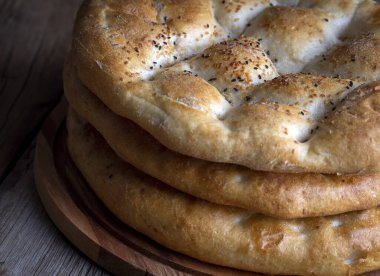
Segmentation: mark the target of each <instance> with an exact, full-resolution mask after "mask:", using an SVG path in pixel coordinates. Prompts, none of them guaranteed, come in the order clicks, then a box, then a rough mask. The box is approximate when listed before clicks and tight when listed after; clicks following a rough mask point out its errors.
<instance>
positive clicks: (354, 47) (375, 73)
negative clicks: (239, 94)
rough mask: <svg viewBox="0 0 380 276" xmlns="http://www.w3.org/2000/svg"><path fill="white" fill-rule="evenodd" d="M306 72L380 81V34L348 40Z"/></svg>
mask: <svg viewBox="0 0 380 276" xmlns="http://www.w3.org/2000/svg"><path fill="white" fill-rule="evenodd" d="M304 71H305V72H312V73H317V74H321V75H324V76H331V75H334V74H335V75H336V76H339V77H342V78H351V79H359V80H362V81H376V80H380V33H379V34H371V33H369V34H364V35H362V36H360V37H355V38H351V39H346V40H345V41H343V44H341V45H338V46H336V47H334V48H333V49H331V50H330V51H328V52H327V53H326V54H324V55H323V56H321V57H319V58H318V59H317V60H316V61H315V62H314V63H312V64H310V65H308V66H307V67H306V68H305V69H304Z"/></svg>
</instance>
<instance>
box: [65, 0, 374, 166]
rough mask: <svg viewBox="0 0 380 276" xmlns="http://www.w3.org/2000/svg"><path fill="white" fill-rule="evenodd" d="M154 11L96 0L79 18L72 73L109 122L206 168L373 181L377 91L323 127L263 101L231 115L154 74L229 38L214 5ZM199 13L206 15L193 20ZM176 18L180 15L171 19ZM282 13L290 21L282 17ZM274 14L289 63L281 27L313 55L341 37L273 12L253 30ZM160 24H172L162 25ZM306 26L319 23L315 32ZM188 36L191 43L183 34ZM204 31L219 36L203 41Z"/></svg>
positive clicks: (219, 102) (318, 15) (191, 83)
mask: <svg viewBox="0 0 380 276" xmlns="http://www.w3.org/2000/svg"><path fill="white" fill-rule="evenodd" d="M100 3H102V4H100ZM152 3H153V2H150V1H121V0H113V1H111V0H107V1H101V2H100V1H95V0H93V1H88V2H87V4H86V5H85V6H84V7H83V8H82V10H81V12H80V14H79V17H78V20H77V24H76V28H75V30H76V31H75V35H74V40H73V52H72V58H73V60H74V63H75V67H76V70H77V71H78V75H79V78H80V79H81V81H82V82H83V83H84V84H85V85H86V86H87V87H88V88H89V89H90V90H91V91H92V92H94V93H95V94H96V95H97V96H98V97H99V98H100V99H101V100H102V101H103V102H104V103H105V104H106V105H107V106H108V107H109V108H110V109H111V110H112V111H113V112H115V113H117V114H119V115H121V116H123V117H126V118H129V119H131V120H132V121H134V122H136V123H137V124H139V125H140V126H141V127H142V128H144V129H145V130H147V131H148V132H149V133H150V134H152V135H153V136H154V137H155V138H156V139H157V140H159V141H160V142H161V143H162V144H164V145H165V146H167V147H168V148H170V149H172V150H175V151H177V152H180V153H183V154H186V155H190V156H194V157H197V158H201V159H205V160H210V161H214V162H226V163H235V164H240V165H244V166H247V167H249V168H252V169H256V170H265V171H276V172H321V173H374V172H379V170H380V162H379V161H378V160H380V152H379V150H378V149H379V148H380V147H379V145H378V141H380V139H379V136H380V130H379V129H380V128H379V115H378V112H377V111H376V110H377V106H376V103H377V98H378V97H379V91H378V87H379V85H378V84H377V83H374V84H372V85H369V86H367V87H363V88H361V90H360V91H361V92H365V93H362V94H363V97H360V98H358V97H357V98H356V103H355V104H354V105H353V107H352V108H351V110H350V112H349V113H348V112H340V111H339V109H340V108H344V104H342V105H339V106H338V107H337V110H336V112H332V113H328V114H324V115H325V116H327V117H328V119H327V120H326V121H315V120H314V121H308V120H305V119H302V118H300V117H299V115H298V113H299V112H301V111H302V109H303V108H302V106H297V105H295V106H289V103H288V102H285V103H283V104H280V105H279V107H277V105H276V104H275V103H272V102H271V101H270V99H268V100H265V101H264V102H260V103H253V104H247V103H244V102H240V104H233V105H231V104H229V103H228V101H230V99H229V97H228V96H226V95H225V94H224V93H223V91H219V90H218V88H216V87H214V86H213V84H212V82H210V81H209V80H208V81H207V80H204V79H202V78H200V77H199V76H198V77H196V76H193V75H191V76H188V74H187V73H186V72H178V71H174V72H171V73H170V74H165V73H162V72H161V70H159V69H160V68H159V67H160V65H161V66H167V65H170V64H173V63H174V62H177V61H178V60H179V59H182V58H184V57H187V56H189V55H192V54H194V53H199V52H201V51H203V50H204V49H205V48H207V47H208V46H211V45H213V44H215V43H216V42H218V41H221V40H223V39H225V38H226V37H228V35H229V34H228V32H227V31H226V30H224V29H223V27H222V26H221V25H220V24H219V23H218V22H217V19H216V16H215V10H214V9H213V6H212V3H211V0H204V1H203V0H202V1H201V0H198V1H196V2H194V1H193V2H191V3H190V2H189V1H164V5H163V6H160V5H159V6H158V7H157V6H154V5H153V4H152ZM128 5H129V6H130V7H134V6H136V8H135V9H132V8H128V7H129V6H128ZM247 5H248V4H247ZM124 6H126V7H124ZM198 6H199V7H204V11H202V12H200V11H198V8H197V7H198ZM174 10H178V11H179V12H181V14H182V13H183V15H181V16H180V17H179V18H174V17H173V13H174ZM140 11H141V12H140ZM280 12H281V13H283V14H285V15H288V16H285V17H282V16H281V14H280ZM140 13H141V14H142V13H145V15H144V16H139V15H140ZM272 13H275V14H278V15H279V17H278V18H279V19H278V20H280V19H281V20H282V21H281V20H280V21H279V22H280V23H278V26H277V27H276V26H272V25H271V26H272V27H270V28H269V29H268V30H267V32H266V34H267V35H268V37H271V34H272V33H271V32H272V31H273V32H274V33H276V34H277V33H278V36H279V37H281V39H283V41H284V43H283V44H284V45H285V46H286V47H288V48H289V49H292V50H291V51H290V52H287V53H285V54H284V55H285V56H287V57H288V58H289V57H290V56H291V53H295V54H297V52H296V50H295V48H297V47H296V46H295V45H293V43H294V40H291V41H288V38H290V37H293V36H292V35H291V34H290V33H289V34H285V33H284V32H282V31H281V30H283V28H284V27H285V26H287V25H286V23H289V22H293V21H294V24H295V25H294V26H295V27H296V30H295V31H294V33H293V34H294V38H299V39H304V38H309V35H310V36H311V37H310V39H311V40H312V41H314V42H315V43H317V44H318V47H319V46H321V45H319V41H322V44H323V47H328V45H329V43H330V42H332V41H333V40H334V39H336V36H337V34H338V30H337V29H334V28H333V27H334V26H335V24H334V22H333V21H332V20H331V21H329V20H328V21H326V20H324V16H325V12H324V11H323V10H320V9H309V10H308V9H306V8H279V7H272V8H268V9H266V10H265V11H263V12H262V13H261V14H259V15H258V17H257V22H258V24H259V23H260V22H269V21H270V20H269V19H268V18H269V17H270V15H271V14H272ZM165 14H167V15H168V16H169V17H168V18H166V20H164V22H162V18H164V17H165ZM292 14H294V15H297V16H291V15H292ZM260 18H261V19H260ZM310 18H311V19H313V20H314V19H315V20H317V19H318V21H317V22H316V23H315V24H314V25H313V24H311V23H312V22H311V21H310ZM326 19H328V18H326ZM255 20H256V19H253V21H255ZM190 21H191V23H189V22H190ZM188 24H190V25H188ZM260 24H261V23H260ZM264 25H265V24H264ZM188 26H191V31H192V33H191V35H190V34H188V33H187V32H186V31H184V30H187V29H186V28H187V27H188ZM265 26H266V25H265ZM265 26H263V27H262V30H263V31H265V30H266V29H267V28H266V27H265ZM329 26H330V27H329ZM210 28H212V29H213V30H214V29H216V31H215V32H212V33H210V31H209V29H210ZM206 33H207V34H206ZM197 39H198V40H197ZM243 39H244V38H240V40H237V41H241V40H243ZM268 41H269V40H268ZM279 41H281V40H279ZM279 41H273V45H275V43H281V42H279ZM286 41H288V43H289V44H287V43H285V42H286ZM302 42H303V43H307V41H302ZM325 42H326V43H325ZM317 44H315V45H317ZM293 46H294V47H293ZM300 46H302V44H301V45H300ZM236 47H238V44H237V45H236ZM268 47H269V46H268ZM286 47H283V48H284V49H285V48H286ZM318 47H317V48H315V47H311V48H310V49H313V51H311V50H310V51H311V52H310V53H309V52H307V53H306V52H305V53H304V56H305V57H306V56H307V57H308V58H311V57H313V55H315V54H316V52H315V49H319V48H318ZM306 48H307V47H306ZM210 49H211V48H210ZM308 49H309V48H308ZM318 51H319V50H318ZM244 54H246V53H244ZM242 55H243V54H242ZM268 56H269V57H272V54H271V53H269V55H268ZM273 62H274V64H275V65H276V62H275V60H273ZM183 63H185V61H183ZM268 69H269V68H268ZM251 70H254V69H252V67H251ZM160 73H161V74H160ZM185 75H186V76H185ZM270 76H271V77H274V75H270ZM257 77H258V78H259V79H260V77H259V75H257ZM309 84H310V85H311V83H309ZM237 90H238V91H235V90H234V89H233V90H231V91H228V92H229V93H230V94H229V95H232V94H234V93H235V94H237V93H239V89H237ZM194 91H196V92H194ZM358 91H359V90H355V92H354V93H356V92H358ZM309 92H310V91H309ZM244 93H245V92H244ZM310 93H311V92H310ZM308 96H310V94H309V95H308ZM237 98H238V99H240V100H241V98H242V97H240V98H239V97H237ZM355 105H356V106H355ZM335 113H337V114H340V115H339V116H338V115H334V114H335ZM345 116H346V117H345ZM363 118H365V119H366V120H367V121H363V120H362V119H363ZM274 119H276V120H274ZM337 119H339V120H337ZM260 124H261V125H260ZM316 124H318V125H319V127H320V130H319V131H317V132H315V134H313V135H312V137H308V138H310V139H308V140H307V142H304V141H305V140H303V141H299V140H297V139H294V138H295V137H293V136H289V135H284V128H288V129H289V128H290V129H293V130H295V132H297V133H299V132H302V133H304V132H305V131H306V130H310V129H309V128H310V127H311V126H312V125H313V126H314V125H316ZM263 125H265V127H263ZM295 132H293V133H295ZM358 134H360V135H358ZM302 138H303V137H302ZM359 144H360V146H358V145H359ZM336 145H338V146H336Z"/></svg>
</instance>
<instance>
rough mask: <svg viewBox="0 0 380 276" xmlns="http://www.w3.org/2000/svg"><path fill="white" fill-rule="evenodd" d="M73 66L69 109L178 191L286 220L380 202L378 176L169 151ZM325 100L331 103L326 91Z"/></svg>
mask: <svg viewBox="0 0 380 276" xmlns="http://www.w3.org/2000/svg"><path fill="white" fill-rule="evenodd" d="M70 69H72V68H70V67H69V66H67V67H66V70H65V75H64V83H65V94H66V97H67V99H68V101H69V103H70V105H71V107H72V108H74V109H75V110H76V111H77V112H79V114H80V115H81V116H83V117H84V118H85V119H86V120H88V121H89V122H90V123H91V124H92V125H93V126H95V127H96V129H97V130H98V131H99V132H100V133H101V134H102V135H103V136H104V137H105V139H106V140H107V142H108V143H109V145H110V146H111V147H112V148H113V149H114V150H115V152H116V153H117V154H118V155H119V156H120V157H122V158H123V159H124V160H126V161H127V162H129V163H130V164H132V165H133V166H135V167H136V168H138V169H140V170H142V171H143V172H145V173H147V174H149V175H151V176H153V177H155V178H158V179H160V180H161V181H163V182H164V183H168V184H169V185H171V186H173V187H174V188H176V189H179V190H181V191H184V192H186V193H189V194H192V195H194V196H196V197H200V198H203V199H206V200H209V201H211V202H215V203H219V204H224V205H232V206H237V207H241V208H244V209H248V210H251V211H253V212H257V213H262V214H266V215H270V216H275V217H283V218H295V217H310V216H321V215H331V214H338V213H343V212H347V211H352V210H359V209H367V208H370V207H375V206H377V205H379V204H380V185H379V184H380V177H379V176H376V175H372V176H336V175H321V174H281V173H277V174H276V173H266V172H258V171H252V170H249V169H247V168H244V167H241V166H236V165H231V164H221V163H213V162H208V161H203V160H200V159H196V158H191V157H188V156H185V155H181V154H178V153H176V152H173V151H170V150H168V149H167V148H165V147H164V146H162V145H161V144H159V143H158V142H157V141H156V140H155V139H154V138H153V137H151V136H150V135H149V134H148V133H146V132H144V131H143V130H142V129H141V128H139V127H138V126H137V125H135V124H134V123H132V122H131V121H129V120H127V119H124V118H122V117H120V116H117V115H115V114H113V113H112V112H111V111H110V110H109V109H108V108H107V107H106V106H105V105H104V104H103V103H102V102H101V101H99V100H98V99H97V98H96V97H95V96H94V95H93V94H92V93H91V92H89V91H88V90H86V88H84V87H83V86H82V85H81V84H80V83H79V81H78V79H77V77H76V76H75V73H74V72H73V71H72V70H70ZM278 81H279V89H289V90H290V91H289V94H290V95H292V94H291V93H292V92H294V91H295V90H294V89H292V88H291V87H288V86H290V85H291V84H289V83H288V82H287V79H286V78H285V77H282V78H280V79H279V80H278ZM326 82H327V83H326ZM315 83H318V84H319V86H318V87H319V88H320V89H322V91H323V90H324V86H326V85H328V80H325V79H321V78H319V77H316V79H315ZM263 89H264V90H266V89H265V87H263ZM316 89H317V88H316ZM302 90H303V89H302V88H301V89H300V91H298V90H296V92H297V93H295V95H292V96H294V97H296V96H297V95H298V94H299V93H302ZM260 93H261V90H257V91H256V93H255V94H256V96H257V97H260ZM316 93H318V94H319V93H320V92H319V91H316ZM334 93H335V92H334ZM325 98H326V100H327V101H330V99H329V98H328V95H326V96H325ZM277 100H278V101H280V100H281V99H277ZM295 101H297V98H296V99H295ZM331 108H332V107H331ZM306 115H307V114H305V116H306ZM72 116H75V113H73V112H72Z"/></svg>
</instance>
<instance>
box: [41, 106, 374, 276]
mask: <svg viewBox="0 0 380 276" xmlns="http://www.w3.org/2000/svg"><path fill="white" fill-rule="evenodd" d="M66 111H67V103H66V102H65V101H63V102H61V103H60V105H59V106H57V108H56V109H55V110H54V111H53V113H52V114H51V115H50V116H49V118H48V119H47V120H46V122H45V124H44V126H43V127H42V129H41V131H40V133H39V136H38V138H37V147H36V153H35V161H34V175H35V182H36V186H37V190H38V193H39V195H40V198H41V201H42V203H43V205H44V207H45V209H46V211H47V213H48V214H49V216H50V218H51V220H52V221H53V222H54V223H55V225H56V226H57V227H58V228H59V229H60V231H61V232H62V233H63V234H64V235H65V236H66V237H67V238H68V239H69V240H70V241H71V242H72V243H73V244H74V245H75V246H76V247H77V248H78V249H79V250H81V251H82V252H83V253H84V254H86V255H87V256H88V257H89V258H91V259H92V260H93V261H95V262H96V263H97V264H99V265H100V266H102V267H103V268H105V269H106V270H108V271H110V272H112V273H114V274H117V275H131V274H133V275H146V274H147V273H148V274H154V275H188V274H196V275H263V274H257V273H256V274H255V273H248V272H244V271H240V270H235V269H230V268H226V267H222V266H217V265H212V264H207V263H203V262H200V261H198V260H195V259H193V258H190V257H188V256H185V255H182V254H180V253H177V252H174V251H172V250H169V249H167V248H165V247H163V246H161V245H159V244H157V243H156V242H154V241H152V240H151V239H149V238H148V237H146V236H144V235H142V234H140V233H138V232H136V231H135V230H133V229H132V228H130V227H128V226H127V225H125V224H123V223H122V222H121V221H120V220H118V219H117V218H116V217H115V216H114V215H113V214H112V213H111V212H110V211H108V209H107V208H106V207H105V206H104V205H103V204H102V202H101V201H100V200H99V199H98V198H97V197H96V196H95V194H94V193H93V192H92V190H91V189H90V187H89V186H88V185H87V183H86V181H85V180H84V178H83V177H82V175H81V174H80V172H79V171H78V169H77V168H76V167H75V165H74V163H73V162H72V160H71V158H70V156H69V154H68V151H67V148H66V128H65V116H66ZM365 275H366V276H375V275H380V271H378V272H372V273H368V274H365Z"/></svg>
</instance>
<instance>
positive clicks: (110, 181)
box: [68, 113, 380, 275]
mask: <svg viewBox="0 0 380 276" xmlns="http://www.w3.org/2000/svg"><path fill="white" fill-rule="evenodd" d="M70 114H71V113H69V116H68V134H69V136H68V145H69V151H70V154H71V156H72V159H73V160H74V162H75V163H76V165H77V166H78V168H79V170H80V171H81V172H82V174H83V176H84V177H85V179H86V180H87V182H88V184H89V185H90V186H91V187H92V189H93V190H94V191H95V193H96V194H97V196H98V197H99V198H100V199H101V200H102V201H103V202H104V204H105V205H106V206H107V207H108V208H109V209H110V210H111V211H112V212H113V213H114V214H115V215H116V216H117V217H118V218H119V219H121V220H122V221H123V222H125V223H126V224H128V225H129V226H131V227H133V228H135V229H136V230H137V231H139V232H141V233H143V234H145V235H147V236H148V237H150V238H152V239H153V240H155V241H157V242H159V243H161V244H162V245H164V246H166V247H168V248H171V249H173V250H176V251H179V252H181V253H184V254H187V255H189V256H192V257H194V258H197V259H199V260H202V261H205V262H210V263H214V264H219V265H223V266H229V267H234V268H239V269H244V270H249V271H257V272H264V273H273V274H292V275H294V274H298V275H299V274H302V275H355V274H358V273H362V272H366V271H370V270H374V269H376V268H380V209H379V208H375V209H370V210H366V211H361V212H353V213H348V214H343V215H338V216H330V217H319V218H308V219H297V220H294V219H293V220H282V219H274V218H269V217H265V216H259V215H254V214H252V213H250V212H247V211H243V210H241V209H237V208H232V207H225V206H220V205H216V204H212V203H209V202H206V201H203V200H200V199H196V198H194V197H192V196H189V195H187V194H184V193H181V192H179V191H177V190H175V189H172V188H170V187H168V186H166V185H165V184H163V183H161V182H159V181H157V180H155V179H153V178H151V177H149V176H147V175H144V174H143V173H141V172H139V171H137V170H136V169H134V168H133V167H132V166H130V165H128V164H127V163H125V162H124V161H122V160H121V159H120V158H118V157H117V156H116V155H115V154H114V153H113V151H112V150H111V149H110V148H109V147H108V145H107V143H106V142H105V141H104V140H103V139H102V138H101V136H100V135H99V134H97V133H96V132H95V131H94V130H93V128H92V127H90V126H89V125H88V124H83V123H81V122H80V121H78V120H76V119H75V117H73V116H71V115H70Z"/></svg>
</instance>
